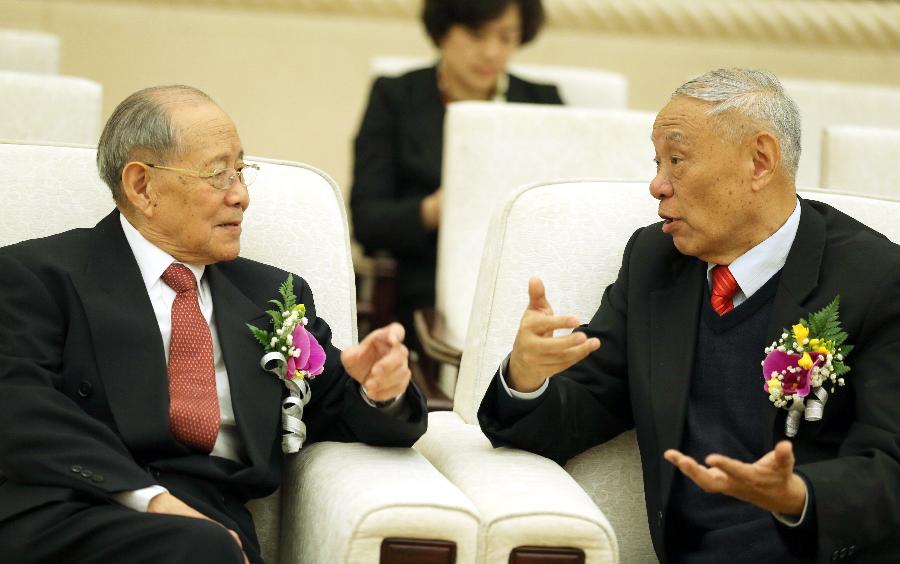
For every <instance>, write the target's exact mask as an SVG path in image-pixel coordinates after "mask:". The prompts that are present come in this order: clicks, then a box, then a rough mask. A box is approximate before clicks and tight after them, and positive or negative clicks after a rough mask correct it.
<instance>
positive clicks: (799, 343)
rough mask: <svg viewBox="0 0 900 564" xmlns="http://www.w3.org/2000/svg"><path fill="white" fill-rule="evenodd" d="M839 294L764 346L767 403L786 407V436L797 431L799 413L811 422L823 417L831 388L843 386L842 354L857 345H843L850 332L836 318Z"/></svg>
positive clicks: (763, 362)
mask: <svg viewBox="0 0 900 564" xmlns="http://www.w3.org/2000/svg"><path fill="white" fill-rule="evenodd" d="M840 299H841V297H840V296H837V297H836V298H834V301H833V302H831V303H830V304H828V306H826V307H825V308H823V309H822V310H821V311H818V312H816V313H813V314H811V315H810V316H809V319H808V320H806V319H801V320H800V321H799V322H798V323H797V324H796V325H793V326H792V327H791V329H790V330H787V329H785V330H784V332H783V333H782V334H781V338H779V339H778V340H777V341H775V342H773V343H772V345H771V346H770V347H767V348H766V351H765V352H766V358H765V360H763V361H762V367H763V368H762V371H763V380H764V382H765V383H764V385H763V389H765V391H766V392H767V393H768V394H769V401H771V402H772V403H773V404H775V407H779V408H782V409H786V410H787V411H788V416H787V420H786V421H785V424H784V433H785V434H786V435H787V436H788V437H793V436H795V435H796V434H797V430H798V429H799V428H800V416H801V414H802V415H803V418H804V419H806V420H807V421H818V420H819V419H821V418H822V412H823V410H824V409H825V402H827V401H828V390H826V388H828V389H829V390H830V391H831V393H832V394H833V393H834V390H835V386H843V385H844V378H843V376H844V374H846V373H847V372H849V371H850V367H849V366H847V365H846V364H844V358H845V357H846V356H847V355H848V354H850V351H851V350H852V349H853V346H851V345H844V341H845V340H846V339H847V333H845V332H844V331H843V329H841V322H840V319H839V318H838V306H839V305H840Z"/></svg>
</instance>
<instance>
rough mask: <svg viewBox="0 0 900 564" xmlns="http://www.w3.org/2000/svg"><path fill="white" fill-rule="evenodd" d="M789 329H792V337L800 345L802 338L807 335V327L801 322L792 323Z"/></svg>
mask: <svg viewBox="0 0 900 564" xmlns="http://www.w3.org/2000/svg"><path fill="white" fill-rule="evenodd" d="M791 329H793V330H794V339H796V341H797V344H798V345H802V344H803V339H805V338H807V337H809V328H807V327H806V326H805V325H803V324H802V323H798V324H796V325H794V326H793V327H791Z"/></svg>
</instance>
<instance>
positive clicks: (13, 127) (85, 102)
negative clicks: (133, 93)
mask: <svg viewBox="0 0 900 564" xmlns="http://www.w3.org/2000/svg"><path fill="white" fill-rule="evenodd" d="M102 102H103V88H102V87H101V86H100V85H99V84H98V83H96V82H94V81H92V80H87V79H84V78H75V77H71V76H56V75H49V74H33V73H27V72H17V71H0V139H11V140H16V141H28V142H54V143H83V144H94V143H96V142H97V139H98V138H99V136H100V113H101V109H102Z"/></svg>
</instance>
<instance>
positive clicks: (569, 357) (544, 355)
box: [506, 276, 600, 392]
mask: <svg viewBox="0 0 900 564" xmlns="http://www.w3.org/2000/svg"><path fill="white" fill-rule="evenodd" d="M575 327H578V319H576V318H575V317H572V316H571V315H553V308H552V307H550V302H548V301H547V296H546V295H545V293H544V283H543V282H541V279H540V278H538V277H536V276H535V277H533V278H531V280H529V281H528V307H527V308H525V313H524V314H522V321H521V322H520V323H519V331H518V333H516V340H515V342H514V343H513V350H512V354H511V355H510V357H509V368H508V370H507V375H506V377H507V382H508V383H509V385H510V386H511V387H512V388H513V389H514V390H517V391H520V392H532V391H534V390H537V389H538V388H540V387H541V385H542V384H543V383H544V380H546V379H547V378H549V377H550V376H552V375H554V374H557V373H559V372H562V371H563V370H565V369H566V368H568V367H570V366H572V365H573V364H575V363H576V362H578V361H579V360H581V359H583V358H584V357H586V356H587V355H589V354H590V353H592V352H593V351H595V350H597V349H599V348H600V339H597V338H592V339H588V338H587V335H585V334H584V333H581V332H575V333H570V334H568V335H563V336H560V337H554V336H553V331H554V330H556V329H572V328H575Z"/></svg>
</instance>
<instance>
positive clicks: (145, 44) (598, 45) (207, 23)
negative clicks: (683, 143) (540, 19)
mask: <svg viewBox="0 0 900 564" xmlns="http://www.w3.org/2000/svg"><path fill="white" fill-rule="evenodd" d="M660 1H661V0H632V1H631V2H630V3H623V2H615V1H609V0H545V2H546V4H547V6H548V10H549V11H550V15H551V25H550V26H548V28H547V29H546V31H545V33H544V34H543V35H542V36H541V37H540V38H539V39H538V41H537V42H536V44H534V45H533V46H530V47H528V48H526V49H525V50H523V52H522V53H521V55H520V57H519V60H520V61H521V62H533V63H534V62H537V63H552V64H564V65H581V66H594V67H600V68H607V69H612V70H615V71H619V72H622V73H624V74H625V75H627V76H628V78H629V80H630V84H631V105H632V106H633V107H635V108H638V109H647V110H655V109H658V108H659V107H660V106H661V105H662V103H663V101H664V100H665V98H666V96H667V95H668V93H669V92H670V91H671V90H672V89H673V88H674V87H675V86H677V85H678V84H680V83H681V82H683V81H684V79H686V78H689V77H691V76H693V75H696V74H698V73H699V72H702V71H704V70H708V69H710V68H714V67H722V66H752V67H764V68H768V69H771V70H773V71H775V72H776V73H777V74H779V75H780V76H783V77H787V76H793V77H807V78H827V79H836V80H847V81H860V82H872V83H883V84H895V85H900V34H898V33H897V32H896V27H897V26H896V25H895V26H894V27H891V26H887V25H884V24H878V25H874V27H872V25H871V24H870V21H869V20H865V21H862V22H861V23H860V22H857V24H856V27H857V28H858V29H859V30H862V31H861V32H860V33H855V32H853V33H851V32H848V31H847V28H846V26H844V27H842V24H841V22H830V23H829V22H828V21H825V20H823V19H822V18H821V17H820V11H816V12H815V13H812V14H809V13H807V14H800V16H802V17H799V16H798V17H797V18H793V17H784V14H783V11H784V9H785V6H787V7H788V8H791V9H792V6H793V7H796V6H797V5H800V6H804V5H827V6H825V7H833V6H836V5H843V6H844V7H845V8H846V7H847V6H849V8H847V9H850V10H852V9H854V8H853V6H852V5H849V4H848V3H847V2H840V1H837V0H832V1H829V2H821V1H819V2H815V1H813V0H757V1H756V2H754V3H752V5H754V6H762V7H766V6H767V5H775V4H777V5H778V6H777V7H778V10H781V11H780V12H779V11H778V10H775V11H772V12H767V11H760V12H759V14H757V16H755V17H756V19H755V20H748V21H739V20H736V19H735V18H737V17H738V15H736V14H740V13H746V12H747V10H742V11H741V12H733V13H732V12H728V13H725V14H724V15H722V16H716V17H713V16H711V15H709V12H710V10H713V9H715V6H724V7H736V6H737V4H735V3H734V1H730V0H716V2H719V4H715V5H713V4H711V3H710V1H708V0H666V2H667V3H666V4H660V3H659V2H660ZM737 1H738V2H739V3H740V5H742V6H748V5H751V2H750V1H749V0H737ZM858 4H859V6H860V9H862V8H866V9H868V10H871V9H884V6H887V7H888V8H889V9H895V8H896V7H897V5H896V3H892V2H881V3H872V2H859V3H858ZM878 4H881V6H878ZM873 5H874V8H873ZM367 6H369V7H367ZM622 6H625V7H624V8H623V7H622ZM691 6H696V9H697V11H696V12H695V13H693V16H692V15H691V14H692V13H691V12H690V10H688V9H687V8H690V7H691ZM661 7H662V8H663V9H665V10H667V11H666V12H665V13H664V12H663V11H662V10H660V11H659V12H658V14H659V15H658V16H657V15H656V14H657V13H656V12H653V11H649V9H650V8H654V9H655V8H661ZM636 8H640V9H641V10H643V11H638V12H634V9H636ZM645 8H646V9H645ZM676 8H677V9H676ZM601 9H602V10H601ZM579 10H581V12H579ZM617 10H618V11H617ZM629 10H631V11H629ZM679 10H680V11H679ZM817 10H818V7H817ZM367 11H368V12H375V13H377V14H382V15H372V14H371V13H367ZM417 12H418V2H417V0H381V1H380V2H379V1H374V0H365V1H363V0H356V1H354V2H347V1H344V2H342V1H340V0H333V1H331V2H329V1H325V0H319V1H315V0H307V1H304V0H280V1H276V0H229V1H220V2H213V1H212V0H205V1H204V0H195V1H193V2H192V1H190V0H169V1H165V0H144V1H135V2H111V1H106V2H104V1H88V0H69V1H59V0H0V14H2V16H0V19H2V23H0V27H21V28H27V29H40V30H45V31H49V32H52V33H56V34H58V35H60V36H61V37H62V46H63V47H62V49H63V53H62V57H61V72H62V73H64V74H71V75H79V76H84V77H88V78H91V79H94V80H96V81H98V82H100V83H101V84H102V85H103V87H104V90H105V92H104V97H105V103H104V117H105V116H108V115H109V113H110V112H111V110H112V108H113V107H114V106H115V104H116V103H118V102H119V101H120V100H121V99H122V98H123V97H124V96H126V95H127V94H129V93H131V92H133V91H134V90H137V89H139V88H141V87H144V86H147V85H151V84H160V83H173V82H183V83H188V84H191V85H194V86H197V87H199V88H201V89H203V90H205V91H207V92H208V93H210V94H211V95H212V96H213V97H214V98H216V99H217V100H218V101H219V103H220V104H221V105H222V106H223V107H224V108H225V109H226V110H227V111H229V112H230V113H231V114H232V117H233V118H234V119H235V121H236V122H237V124H238V127H239V129H240V131H241V134H242V137H243V141H244V145H245V147H246V149H247V151H248V152H250V153H252V154H256V155H262V156H267V157H274V158H282V159H288V160H298V161H304V162H307V163H310V164H313V165H315V166H317V167H319V168H322V169H324V170H325V171H327V172H328V173H330V174H331V175H332V176H333V177H334V178H335V179H336V180H337V181H338V183H339V184H340V185H341V187H342V188H343V189H344V191H345V193H346V191H347V189H348V188H349V182H350V167H351V143H352V139H353V135H354V133H355V130H356V127H357V124H358V121H359V118H360V114H361V112H362V110H363V106H364V103H365V99H366V94H367V91H368V86H369V76H368V60H369V58H370V57H371V56H374V55H385V54H393V55H427V54H429V53H431V49H430V46H429V44H428V42H427V40H426V38H425V35H424V33H423V32H422V31H421V29H420V26H419V24H418V21H417V20H416V19H415V17H414V15H415V14H416V13H417ZM682 12H684V13H682ZM849 13H851V15H852V12H849ZM685 14H686V15H685ZM773 14H774V15H773ZM778 14H782V15H781V16H778ZM890 14H891V15H893V14H897V15H898V16H900V12H897V11H896V10H895V11H893V12H891V13H890ZM776 16H778V17H776ZM841 17H844V16H843V15H842V16H841ZM867 17H868V16H867ZM879 17H880V16H877V15H876V16H875V18H876V19H875V20H874V21H878V18H879ZM592 18H593V19H592ZM616 18H620V19H618V20H617V19H616ZM642 18H643V19H642ZM870 20H871V18H870ZM823 21H824V23H823ZM897 21H898V22H900V18H898V20H897ZM710 22H715V23H714V24H713V23H710ZM748 22H749V23H748ZM779 26H780V27H779ZM829 26H831V27H829ZM849 27H850V28H853V26H849ZM870 28H871V29H870ZM841 29H844V31H841ZM616 30H619V31H618V32H617V31H616ZM622 30H624V31H622ZM851 31H852V29H851ZM867 34H868V35H867Z"/></svg>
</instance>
